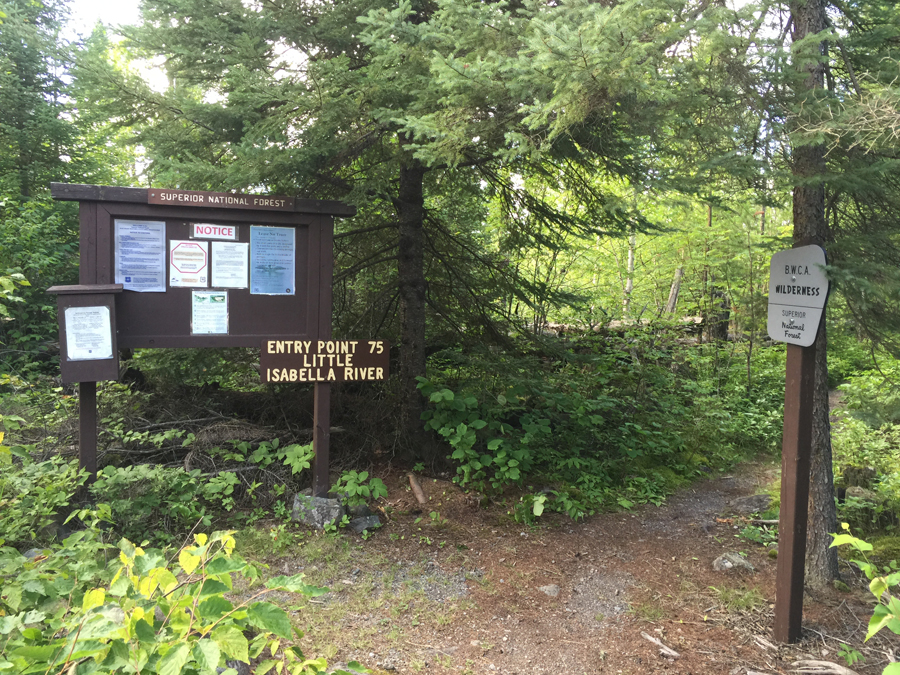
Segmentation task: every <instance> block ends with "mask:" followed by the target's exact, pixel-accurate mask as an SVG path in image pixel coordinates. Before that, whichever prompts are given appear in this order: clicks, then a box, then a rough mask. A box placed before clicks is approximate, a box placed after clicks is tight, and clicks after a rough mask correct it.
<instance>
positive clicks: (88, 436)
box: [78, 382, 97, 481]
mask: <svg viewBox="0 0 900 675" xmlns="http://www.w3.org/2000/svg"><path fill="white" fill-rule="evenodd" d="M78 464H79V467H80V468H82V469H85V470H86V471H87V472H88V473H89V474H90V478H88V480H90V481H93V480H94V479H95V478H96V477H97V383H96V382H79V383H78Z"/></svg>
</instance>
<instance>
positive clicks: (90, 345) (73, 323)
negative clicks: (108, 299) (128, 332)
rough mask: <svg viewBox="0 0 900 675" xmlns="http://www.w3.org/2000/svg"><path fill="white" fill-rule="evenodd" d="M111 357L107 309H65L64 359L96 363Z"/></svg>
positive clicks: (110, 330)
mask: <svg viewBox="0 0 900 675" xmlns="http://www.w3.org/2000/svg"><path fill="white" fill-rule="evenodd" d="M112 357H113V349H112V326H111V324H110V320H109V307H103V306H101V307H66V358H68V359H69V361H96V360H98V359H111V358H112Z"/></svg>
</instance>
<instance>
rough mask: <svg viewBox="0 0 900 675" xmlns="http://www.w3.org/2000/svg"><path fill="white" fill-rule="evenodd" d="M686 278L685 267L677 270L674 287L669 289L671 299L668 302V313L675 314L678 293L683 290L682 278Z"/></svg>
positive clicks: (673, 282) (673, 280)
mask: <svg viewBox="0 0 900 675" xmlns="http://www.w3.org/2000/svg"><path fill="white" fill-rule="evenodd" d="M683 278H684V267H679V268H678V269H677V270H675V278H674V279H672V287H671V288H670V289H669V301H668V302H667V303H666V310H665V311H666V314H674V313H675V308H676V307H677V306H678V294H679V293H680V292H681V280H682V279H683Z"/></svg>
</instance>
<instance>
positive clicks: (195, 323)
mask: <svg viewBox="0 0 900 675" xmlns="http://www.w3.org/2000/svg"><path fill="white" fill-rule="evenodd" d="M227 334H228V291H194V292H193V293H191V335H227Z"/></svg>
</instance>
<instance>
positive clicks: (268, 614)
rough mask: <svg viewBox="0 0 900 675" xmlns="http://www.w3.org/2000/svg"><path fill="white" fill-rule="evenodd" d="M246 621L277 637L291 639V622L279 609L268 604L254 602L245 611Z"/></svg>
mask: <svg viewBox="0 0 900 675" xmlns="http://www.w3.org/2000/svg"><path fill="white" fill-rule="evenodd" d="M247 619H248V620H249V621H250V623H251V624H253V625H254V626H256V627H257V628H261V629H262V630H264V631H269V632H270V633H274V634H275V635H277V636H278V637H282V638H285V639H289V638H290V637H291V620H290V619H289V618H288V615H287V613H286V612H285V611H284V610H283V609H281V608H280V607H276V606H275V605H273V604H272V603H269V602H255V603H253V604H252V605H250V607H249V608H248V609H247Z"/></svg>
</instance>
